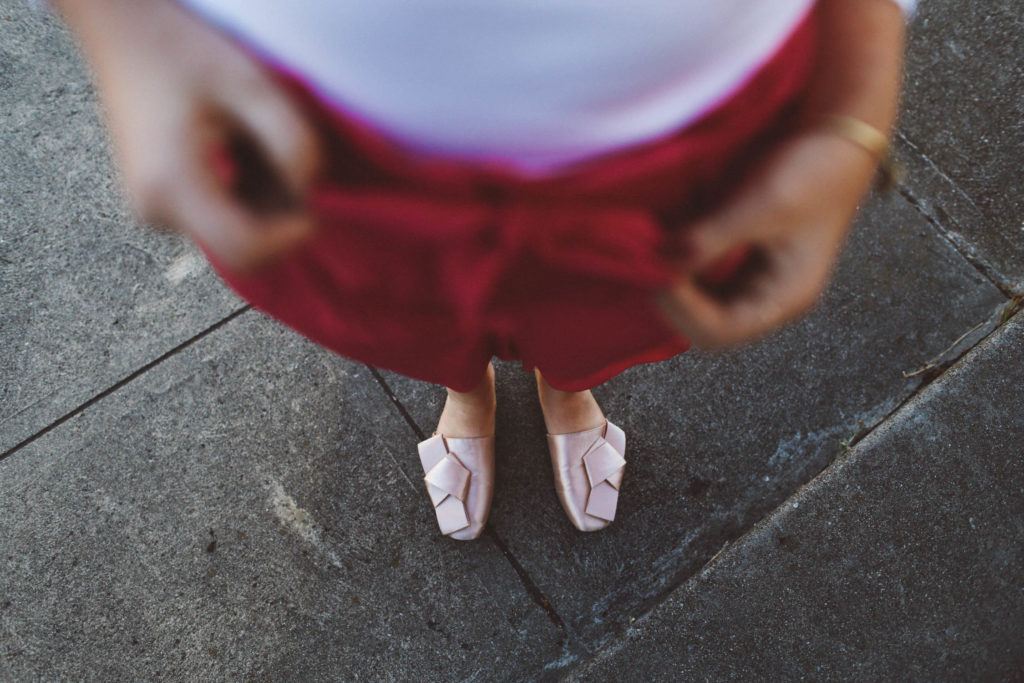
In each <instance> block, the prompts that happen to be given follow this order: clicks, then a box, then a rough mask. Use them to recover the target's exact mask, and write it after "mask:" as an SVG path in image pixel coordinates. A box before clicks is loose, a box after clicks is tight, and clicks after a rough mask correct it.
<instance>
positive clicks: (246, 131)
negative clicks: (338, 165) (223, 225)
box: [219, 74, 321, 209]
mask: <svg viewBox="0 0 1024 683" xmlns="http://www.w3.org/2000/svg"><path fill="white" fill-rule="evenodd" d="M219 105H220V107H222V108H223V110H224V115H225V116H226V117H227V118H229V119H231V120H232V121H233V122H234V124H235V126H236V128H237V130H236V133H237V134H238V138H237V139H235V140H231V144H232V146H233V149H232V150H231V152H232V154H233V155H234V156H235V157H236V162H237V166H238V171H239V172H240V175H239V176H238V177H237V178H236V182H237V183H239V184H240V188H239V189H240V191H241V193H242V194H243V195H247V197H246V199H249V200H250V201H253V203H254V204H258V205H263V206H265V205H266V204H268V203H270V202H269V199H268V196H267V193H268V192H276V193H277V194H278V195H279V197H278V198H277V200H278V202H277V203H278V204H281V205H283V206H277V207H272V208H278V209H281V208H285V209H289V208H291V209H294V208H297V207H298V206H300V205H301V204H302V203H303V202H304V201H305V199H306V195H307V193H308V190H309V187H310V186H311V185H312V183H313V181H314V179H315V177H316V175H317V172H318V170H319V168H320V162H321V159H320V151H319V150H320V146H319V144H318V142H319V141H318V139H317V135H316V131H315V128H314V126H313V125H312V124H311V123H310V121H309V120H308V119H307V117H306V115H305V112H303V111H302V110H301V109H300V108H299V106H298V105H297V104H296V103H294V102H292V101H291V100H290V99H289V97H288V96H287V94H286V93H285V92H284V91H283V90H282V89H281V87H280V86H279V85H277V84H275V83H273V82H272V81H271V80H270V78H269V77H267V76H265V75H263V74H260V76H259V77H258V80H257V82H256V83H249V84H247V85H246V86H244V91H242V89H241V87H240V88H239V90H237V91H234V92H232V91H230V90H229V91H226V92H224V93H223V94H222V95H221V97H220V102H219Z"/></svg>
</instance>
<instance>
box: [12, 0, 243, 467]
mask: <svg viewBox="0 0 1024 683" xmlns="http://www.w3.org/2000/svg"><path fill="white" fill-rule="evenodd" d="M0 102H2V103H3V105H2V106H0V141H2V142H0V337H2V339H3V352H2V353H0V453H3V452H4V451H6V450H8V449H10V448H11V447H13V446H15V445H16V444H18V443H20V442H22V441H23V440H24V439H26V438H27V437H29V436H30V435H32V434H35V433H37V432H38V431H39V430H40V429H42V428H44V427H46V426H47V425H49V424H51V423H52V422H53V421H54V420H56V419H58V418H60V417H61V416H63V415H65V414H67V413H69V412H70V411H72V410H73V409H75V408H76V407H78V406H79V405H81V404H83V403H84V402H85V401H87V400H88V399H90V398H92V397H93V396H94V395H96V394H98V393H99V392H100V391H102V390H103V389H106V388H107V387H109V386H111V385H113V384H115V383H116V382H117V381H119V380H120V379H122V378H124V377H125V376H127V375H129V374H131V373H132V372H133V371H135V370H137V369H138V368H140V367H142V366H144V365H145V364H146V363H147V362H150V361H152V360H153V359H155V358H158V357H159V356H161V355H162V354H163V353H165V352H167V351H168V350H170V349H173V348H174V347H175V346H177V345H178V344H180V343H182V342H184V341H186V340H188V339H191V338H192V337H193V336H195V335H196V334H197V333H199V332H200V331H202V330H204V329H206V328H208V327H209V326H211V325H212V324H214V323H215V322H217V321H219V320H221V319H223V318H224V317H225V316H227V315H228V314H229V313H230V312H232V311H233V310H236V309H238V308H240V307H241V305H242V304H241V303H240V302H239V301H238V300H237V299H236V298H235V297H234V296H233V295H232V294H231V293H230V292H229V291H228V290H227V288H226V287H224V286H222V285H221V284H220V282H219V281H218V279H217V277H216V276H215V275H214V273H213V272H212V271H211V270H210V268H209V266H208V265H207V264H206V261H205V260H204V259H203V258H202V257H201V256H200V255H199V254H198V253H197V252H196V250H195V249H194V248H192V247H191V246H190V245H189V244H188V243H187V242H186V241H185V240H183V239H180V238H176V237H173V236H170V235H159V234H156V233H155V232H154V231H151V230H147V229H144V228H142V227H141V226H138V225H136V224H135V223H134V221H133V220H132V218H131V216H130V215H129V212H128V211H127V209H126V207H125V203H124V201H123V200H122V198H121V195H120V193H119V191H118V188H117V179H116V175H115V172H114V169H113V168H112V164H111V161H110V157H109V153H108V145H107V139H106V135H105V133H104V130H103V126H102V125H101V122H100V120H99V116H98V112H97V109H96V102H95V95H94V92H93V89H92V86H91V85H90V84H89V79H88V76H87V74H86V72H85V71H84V69H83V68H82V65H81V62H80V60H79V59H78V57H77V55H76V54H75V50H74V47H73V45H72V42H71V40H70V39H69V36H68V35H67V32H66V31H65V30H64V29H63V28H62V27H61V26H60V24H59V22H57V21H56V20H55V18H54V17H52V16H50V15H48V14H47V13H44V12H36V11H33V10H32V9H31V7H30V3H29V2H24V1H22V0H6V1H3V2H0Z"/></svg>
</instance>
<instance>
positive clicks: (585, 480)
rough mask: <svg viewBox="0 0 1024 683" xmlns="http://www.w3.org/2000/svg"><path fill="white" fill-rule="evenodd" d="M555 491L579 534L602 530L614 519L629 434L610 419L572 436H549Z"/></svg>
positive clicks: (571, 434)
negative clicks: (627, 435) (580, 532)
mask: <svg viewBox="0 0 1024 683" xmlns="http://www.w3.org/2000/svg"><path fill="white" fill-rule="evenodd" d="M548 450H550V451H551V467H552V469H553V470H554V473H555V492H556V493H557V494H558V500H559V501H560V502H561V503H562V508H563V509H564V510H565V514H566V515H568V517H569V519H570V520H571V521H572V523H573V524H574V525H575V526H576V528H577V529H579V530H580V531H597V530H598V529H603V528H605V527H606V526H608V524H610V523H611V521H612V520H613V519H615V508H616V507H617V505H618V502H619V487H620V486H621V485H622V476H623V473H624V472H625V469H626V459H625V453H626V434H625V432H623V431H622V430H621V429H619V428H618V427H617V426H615V425H613V424H612V423H611V422H609V421H608V420H605V421H604V424H602V425H601V426H599V427H594V428H593V429H585V430H583V431H581V432H572V433H569V434H548Z"/></svg>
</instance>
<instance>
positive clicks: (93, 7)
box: [51, 0, 318, 272]
mask: <svg viewBox="0 0 1024 683" xmlns="http://www.w3.org/2000/svg"><path fill="white" fill-rule="evenodd" d="M51 2H52V3H53V4H54V5H56V7H57V8H58V9H59V11H60V13H61V14H62V15H63V17H64V19H65V21H66V22H67V23H68V25H69V26H70V27H71V28H72V30H73V31H74V32H75V33H76V35H77V36H78V38H79V41H80V43H81V46H82V49H83V51H84V53H85V55H86V57H87V58H88V60H89V62H90V63H91V65H92V67H93V70H94V76H95V79H96V83H97V86H98V90H99V94H100V99H101V102H102V104H103V108H104V111H105V114H106V118H107V122H108V124H109V127H110V130H111V134H112V137H113V140H114V151H115V154H116V157H117V160H118V163H119V166H120V168H121V171H122V174H123V179H124V183H125V185H126V188H127V191H128V195H129V199H130V200H131V203H132V205H133V206H134V208H135V209H136V211H137V213H138V214H139V215H140V217H141V218H142V219H143V220H145V221H148V222H152V223H155V224H158V225H165V226H168V227H170V228H172V229H174V230H177V231H180V232H183V233H185V234H187V235H189V236H190V237H192V238H193V239H194V240H196V241H197V242H199V243H200V244H201V245H202V246H203V247H204V248H205V249H206V250H207V251H209V252H210V254H211V255H212V256H213V257H214V258H215V259H216V260H217V261H218V262H219V263H220V264H222V265H223V266H225V267H226V268H229V269H231V270H233V271H235V272H244V271H247V270H251V269H253V268H255V267H257V266H259V265H262V264H264V263H266V262H268V261H270V260H271V259H273V258H274V257H275V256H276V255H279V254H281V253H283V252H284V251H286V250H288V249H289V248H290V247H292V246H294V245H295V244H297V243H298V242H300V241H301V240H303V239H304V238H306V237H307V236H308V235H309V234H310V233H311V232H312V230H313V222H312V219H311V217H310V215H309V214H308V212H307V210H306V209H305V208H304V207H305V196H306V192H307V189H308V188H309V186H310V184H311V182H312V180H313V178H314V176H315V174H316V170H317V163H318V146H317V139H316V134H315V132H314V129H313V127H312V126H311V125H310V124H309V122H308V121H306V120H305V118H304V117H303V114H302V112H301V111H300V110H299V109H298V108H297V107H296V106H295V105H294V104H293V103H292V102H291V101H290V100H289V98H288V96H287V95H286V93H284V92H283V91H282V90H281V88H280V87H279V86H278V85H276V84H275V83H274V82H273V80H272V78H271V77H270V76H269V75H268V74H267V73H266V72H265V71H264V70H263V69H262V68H261V67H260V66H259V64H258V63H256V62H255V61H253V60H252V59H251V58H250V57H249V56H248V55H247V54H246V53H245V52H244V51H243V50H241V49H240V48H239V47H238V46H236V45H235V44H233V43H232V42H231V41H230V40H229V39H228V38H226V37H224V36H223V35H221V34H220V33H218V32H217V31H216V30H214V29H213V28H212V27H210V26H208V25H206V24H204V23H203V22H202V21H200V20H198V19H197V18H195V17H194V16H192V15H190V14H188V13H187V12H186V11H184V10H183V9H182V8H181V7H179V6H178V5H177V4H176V3H175V2H173V0H132V1H131V2H124V1H123V0H88V1H83V0H51ZM239 144H241V145H242V146H243V147H245V148H247V149H250V150H253V151H252V152H251V154H250V155H249V156H250V157H251V158H253V159H260V160H264V161H265V164H264V165H265V166H266V169H265V171H264V172H265V175H267V176H269V177H268V178H265V179H264V180H263V181H262V182H263V190H265V191H261V192H260V193H261V194H267V193H273V194H276V195H279V196H280V197H282V198H284V199H283V200H282V201H277V202H275V206H273V207H270V208H268V207H267V206H266V202H253V201H247V200H246V198H245V197H240V196H239V195H238V192H237V191H236V190H235V188H233V187H231V186H230V184H229V183H226V182H225V181H224V179H223V178H222V177H220V176H219V175H218V173H217V172H216V169H215V164H214V163H213V160H212V159H211V153H212V152H213V151H214V150H216V149H221V150H223V149H227V148H232V147H237V146H238V145H239ZM240 170H241V171H242V172H243V173H247V172H250V170H251V169H249V168H242V169H240ZM264 199H265V197H264Z"/></svg>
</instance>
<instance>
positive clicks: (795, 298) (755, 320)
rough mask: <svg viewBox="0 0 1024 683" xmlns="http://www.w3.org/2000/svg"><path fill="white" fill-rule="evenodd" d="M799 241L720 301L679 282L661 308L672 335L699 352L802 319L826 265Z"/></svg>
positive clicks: (825, 273)
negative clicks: (690, 342) (675, 331)
mask: <svg viewBox="0 0 1024 683" xmlns="http://www.w3.org/2000/svg"><path fill="white" fill-rule="evenodd" d="M827 256H828V255H827V254H826V258H822V253H821V252H820V251H818V250H816V249H815V248H814V247H813V246H810V245H808V244H806V242H803V241H794V244H793V247H792V248H779V249H776V250H775V252H774V253H773V254H772V256H771V258H770V261H769V265H768V267H767V268H766V269H765V270H764V271H762V272H761V273H759V274H758V275H757V276H756V277H754V278H752V279H751V280H750V281H749V282H747V283H745V286H744V289H743V290H742V291H741V292H740V293H739V295H738V296H735V297H732V298H730V299H728V300H725V301H723V300H722V299H720V298H719V297H715V296H712V295H709V293H708V292H707V291H706V290H704V288H702V287H701V286H699V285H698V284H696V283H695V282H693V281H692V280H690V279H681V280H679V281H678V282H677V283H676V284H675V286H674V287H673V288H672V289H671V290H670V292H669V296H668V297H667V298H668V299H669V301H668V302H667V303H666V304H663V310H665V311H666V316H667V317H668V318H669V320H670V321H672V322H673V323H674V324H675V326H676V327H677V329H679V330H680V331H681V332H682V333H683V334H685V335H686V336H688V337H690V339H692V340H693V342H694V343H695V344H696V345H697V346H699V347H701V348H705V349H716V348H723V347H727V346H732V345H734V344H737V343H739V342H743V341H749V340H752V339H756V338H758V337H762V336H764V335H765V334H767V333H768V332H770V331H772V330H774V329H776V328H777V327H779V326H781V325H783V324H785V323H787V322H790V321H792V320H794V319H796V318H798V317H800V316H801V315H802V314H804V313H806V312H807V311H808V310H809V309H810V308H811V307H812V306H813V305H814V303H815V302H816V301H817V299H818V295H819V294H820V292H821V290H822V289H823V287H824V283H825V282H826V280H827V278H828V274H829V271H830V264H831V259H830V258H828V257H827Z"/></svg>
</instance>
